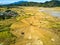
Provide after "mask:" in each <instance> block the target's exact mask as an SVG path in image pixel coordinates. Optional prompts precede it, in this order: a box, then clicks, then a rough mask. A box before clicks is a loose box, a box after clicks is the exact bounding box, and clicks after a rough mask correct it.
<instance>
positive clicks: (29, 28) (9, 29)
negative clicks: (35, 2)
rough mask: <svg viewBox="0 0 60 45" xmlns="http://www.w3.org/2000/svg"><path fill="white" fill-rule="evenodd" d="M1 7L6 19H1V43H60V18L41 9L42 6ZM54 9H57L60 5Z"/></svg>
mask: <svg viewBox="0 0 60 45" xmlns="http://www.w3.org/2000/svg"><path fill="white" fill-rule="evenodd" d="M0 9H1V13H2V14H3V15H4V20H0V44H2V45H29V44H31V45H43V44H44V45H60V37H59V36H60V19H58V18H56V17H53V16H50V15H49V14H46V13H44V12H41V11H39V10H40V9H41V8H40V7H23V6H22V7H21V6H18V7H15V8H13V7H12V8H10V7H9V8H7V7H4V8H1V7H0ZM7 9H8V10H7ZM49 9H51V8H49ZM52 9H55V10H57V9H60V7H59V8H57V9H56V8H52ZM1 13H0V15H1ZM7 15H8V17H7ZM10 15H11V17H10ZM5 16H6V18H5ZM12 17H13V18H12ZM14 17H15V18H14ZM0 19H3V17H1V18H0ZM47 42H48V43H47Z"/></svg>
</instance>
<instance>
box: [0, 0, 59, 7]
mask: <svg viewBox="0 0 60 45" xmlns="http://www.w3.org/2000/svg"><path fill="white" fill-rule="evenodd" d="M2 6H39V7H60V1H58V0H52V1H46V2H44V3H38V2H28V1H19V2H14V3H11V4H7V5H0V7H2Z"/></svg>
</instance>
